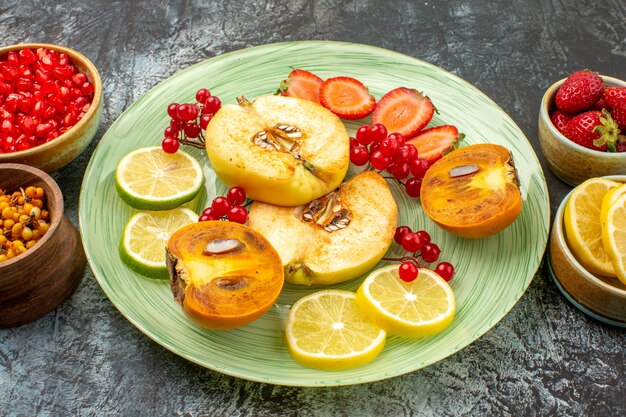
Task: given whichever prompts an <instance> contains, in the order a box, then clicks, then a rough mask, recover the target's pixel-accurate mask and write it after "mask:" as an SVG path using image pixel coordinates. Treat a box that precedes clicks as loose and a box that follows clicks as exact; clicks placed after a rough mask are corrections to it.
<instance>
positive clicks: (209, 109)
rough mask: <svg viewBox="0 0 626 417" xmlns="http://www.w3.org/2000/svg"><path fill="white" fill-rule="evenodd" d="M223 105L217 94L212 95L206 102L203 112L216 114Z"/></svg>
mask: <svg viewBox="0 0 626 417" xmlns="http://www.w3.org/2000/svg"><path fill="white" fill-rule="evenodd" d="M221 107H222V101H221V100H220V99H219V98H218V97H216V96H210V97H209V98H207V99H206V101H205V102H204V107H203V108H202V114H215V113H217V111H218V110H219V109H220V108H221Z"/></svg>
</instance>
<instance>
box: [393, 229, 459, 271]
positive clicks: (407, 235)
mask: <svg viewBox="0 0 626 417" xmlns="http://www.w3.org/2000/svg"><path fill="white" fill-rule="evenodd" d="M393 239H394V240H395V241H396V243H397V244H398V245H401V246H402V247H403V248H404V250H405V251H406V252H408V253H409V254H408V255H405V256H403V257H401V258H383V259H385V260H388V261H400V262H402V263H401V264H400V268H399V275H400V279H401V280H403V281H405V282H411V281H413V280H415V278H417V275H418V267H420V266H422V265H421V264H420V262H419V260H418V258H417V257H418V256H419V257H421V258H422V260H423V261H424V262H426V263H432V262H436V261H437V259H439V255H440V254H441V249H439V246H437V245H436V244H435V243H433V242H431V241H430V235H429V234H428V233H427V232H426V231H424V230H419V231H417V232H413V231H411V228H410V227H408V226H400V227H398V228H397V229H396V233H395V235H394V237H393ZM435 272H436V273H438V274H439V275H440V276H441V278H443V279H445V280H446V281H450V280H451V279H452V276H453V275H454V267H453V266H452V264H450V263H449V262H440V263H439V264H437V266H436V267H435Z"/></svg>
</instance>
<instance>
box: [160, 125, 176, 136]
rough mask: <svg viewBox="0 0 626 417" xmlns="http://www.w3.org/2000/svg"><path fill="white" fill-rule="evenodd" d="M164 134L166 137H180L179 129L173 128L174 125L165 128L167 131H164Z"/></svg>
mask: <svg viewBox="0 0 626 417" xmlns="http://www.w3.org/2000/svg"><path fill="white" fill-rule="evenodd" d="M163 135H164V136H165V137H166V138H176V137H178V130H177V129H174V128H172V126H168V127H166V128H165V131H164V132H163Z"/></svg>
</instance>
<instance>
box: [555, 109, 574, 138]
mask: <svg viewBox="0 0 626 417" xmlns="http://www.w3.org/2000/svg"><path fill="white" fill-rule="evenodd" d="M572 117H573V116H572V115H571V114H567V113H563V112H562V111H560V110H555V111H553V112H552V114H551V115H550V120H551V121H552V124H553V125H554V127H556V129H557V130H558V131H559V132H561V133H563V129H565V126H566V125H567V122H569V121H570V120H572Z"/></svg>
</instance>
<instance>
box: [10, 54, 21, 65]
mask: <svg viewBox="0 0 626 417" xmlns="http://www.w3.org/2000/svg"><path fill="white" fill-rule="evenodd" d="M7 62H8V63H9V64H10V65H11V66H13V67H16V66H18V65H19V64H20V58H19V55H18V54H17V52H15V51H11V52H9V53H8V54H7Z"/></svg>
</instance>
